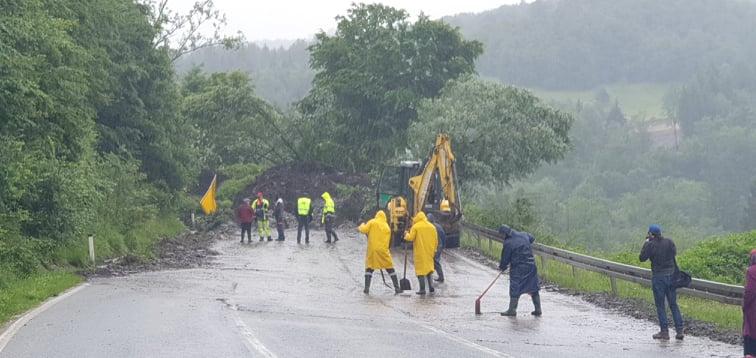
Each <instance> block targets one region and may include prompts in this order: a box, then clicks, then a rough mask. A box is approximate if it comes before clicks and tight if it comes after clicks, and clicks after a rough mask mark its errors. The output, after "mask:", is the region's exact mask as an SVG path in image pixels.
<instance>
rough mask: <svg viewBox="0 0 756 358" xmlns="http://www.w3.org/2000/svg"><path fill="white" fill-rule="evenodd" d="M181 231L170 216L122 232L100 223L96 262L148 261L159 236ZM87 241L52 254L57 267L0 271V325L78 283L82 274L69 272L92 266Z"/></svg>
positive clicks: (66, 245) (179, 225)
mask: <svg viewBox="0 0 756 358" xmlns="http://www.w3.org/2000/svg"><path fill="white" fill-rule="evenodd" d="M182 230H184V225H183V224H182V223H181V221H179V220H178V219H177V218H174V217H171V216H163V217H158V218H155V219H152V220H148V221H146V222H144V223H141V224H140V225H135V226H134V227H133V228H132V229H131V230H129V231H127V232H126V233H125V234H123V233H120V232H119V231H118V230H116V229H115V228H113V227H112V226H108V225H103V226H101V227H99V228H97V230H96V231H97V234H96V235H95V257H96V258H97V262H98V263H101V262H103V261H104V260H106V259H109V258H113V257H118V256H123V255H133V256H137V257H140V258H142V259H145V260H149V259H151V258H153V257H154V254H155V251H154V248H155V245H156V244H157V243H158V242H159V241H160V240H161V239H162V238H166V237H173V236H175V235H177V234H179V233H180V232H181V231H182ZM87 241H88V240H87V238H86V237H82V238H81V239H79V240H75V241H70V242H68V243H66V244H65V245H62V246H60V247H58V248H57V249H56V250H55V251H54V252H53V253H52V257H51V258H50V261H51V262H53V263H54V264H56V265H57V266H58V267H60V269H56V270H53V271H46V270H38V271H37V272H35V273H32V274H31V275H29V276H28V277H24V278H19V277H14V276H13V275H12V274H10V273H7V272H6V273H3V274H1V275H0V325H2V324H4V323H5V322H6V321H8V320H9V319H12V318H13V317H14V316H15V315H17V314H19V313H22V312H25V311H27V310H29V309H30V308H33V307H35V306H36V305H38V304H39V303H41V302H43V301H44V300H46V299H48V298H50V297H53V296H56V295H58V294H59V293H61V292H63V291H65V290H66V289H68V288H70V287H72V286H74V285H76V284H78V283H79V282H81V281H82V277H80V276H78V275H75V274H73V273H72V272H73V271H77V270H81V269H86V268H88V267H91V262H90V261H89V248H88V242H87Z"/></svg>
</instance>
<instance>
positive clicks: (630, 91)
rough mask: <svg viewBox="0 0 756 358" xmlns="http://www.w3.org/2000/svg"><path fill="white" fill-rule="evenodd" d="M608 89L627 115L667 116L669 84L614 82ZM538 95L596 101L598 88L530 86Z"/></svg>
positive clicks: (551, 98)
mask: <svg viewBox="0 0 756 358" xmlns="http://www.w3.org/2000/svg"><path fill="white" fill-rule="evenodd" d="M602 87H603V88H604V89H606V91H607V93H609V96H610V97H611V98H612V99H611V101H612V102H613V101H614V100H615V99H616V100H617V101H618V102H619V106H620V108H621V109H622V111H623V112H624V113H625V115H626V116H630V117H642V118H648V117H656V118H660V117H666V113H665V111H664V95H665V94H666V93H667V91H668V90H669V88H670V85H669V84H656V83H647V84H613V85H608V86H602ZM529 90H530V91H532V92H533V93H534V94H535V95H536V96H538V97H541V98H543V99H545V100H552V101H556V102H576V101H577V100H580V101H581V102H583V103H588V102H594V101H595V94H596V91H597V90H598V88H596V89H592V90H586V91H551V90H543V89H538V88H530V89H529Z"/></svg>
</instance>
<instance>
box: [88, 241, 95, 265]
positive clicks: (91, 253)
mask: <svg viewBox="0 0 756 358" xmlns="http://www.w3.org/2000/svg"><path fill="white" fill-rule="evenodd" d="M89 259H90V260H92V265H94V264H95V251H94V236H92V235H90V236H89Z"/></svg>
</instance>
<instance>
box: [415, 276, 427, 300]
mask: <svg viewBox="0 0 756 358" xmlns="http://www.w3.org/2000/svg"><path fill="white" fill-rule="evenodd" d="M417 282H418V284H419V285H420V291H417V292H415V293H416V294H418V295H424V294H425V276H417Z"/></svg>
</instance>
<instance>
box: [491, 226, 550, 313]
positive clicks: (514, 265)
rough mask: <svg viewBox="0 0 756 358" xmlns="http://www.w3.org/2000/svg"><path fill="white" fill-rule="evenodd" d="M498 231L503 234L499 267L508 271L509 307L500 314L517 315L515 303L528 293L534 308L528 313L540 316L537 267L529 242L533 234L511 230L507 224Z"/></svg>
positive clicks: (531, 240)
mask: <svg viewBox="0 0 756 358" xmlns="http://www.w3.org/2000/svg"><path fill="white" fill-rule="evenodd" d="M499 233H500V234H502V235H504V247H503V248H502V250H501V261H500V262H499V269H500V270H501V271H505V270H506V269H507V266H509V267H511V270H510V271H509V309H508V310H507V311H506V312H502V313H501V315H502V316H509V317H514V316H516V315H517V303H518V301H519V300H520V295H522V294H523V293H528V294H530V296H531V298H532V299H533V306H535V310H534V311H533V312H531V313H530V314H532V315H534V316H540V315H541V314H542V312H541V296H540V295H539V294H538V290H539V287H538V269H537V268H536V264H535V259H534V258H533V249H532V248H531V246H530V245H531V244H532V243H533V241H535V238H534V237H533V235H531V234H529V233H527V232H519V231H515V230H512V229H511V228H510V227H509V226H506V225H502V226H501V227H500V228H499Z"/></svg>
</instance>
